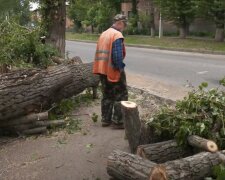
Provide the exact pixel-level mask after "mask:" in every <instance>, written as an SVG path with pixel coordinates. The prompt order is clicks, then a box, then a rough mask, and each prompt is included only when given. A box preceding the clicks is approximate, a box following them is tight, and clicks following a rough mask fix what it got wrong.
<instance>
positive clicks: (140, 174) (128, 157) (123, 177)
mask: <svg viewBox="0 0 225 180" xmlns="http://www.w3.org/2000/svg"><path fill="white" fill-rule="evenodd" d="M156 165H157V164H156V163H153V162H151V161H148V160H145V159H142V158H141V157H139V156H137V155H133V154H129V153H126V152H122V151H119V150H117V151H114V152H113V153H112V154H111V156H109V157H108V161H107V172H108V174H109V175H110V176H112V177H114V178H116V179H118V180H137V179H138V180H149V176H150V172H151V169H152V168H153V167H155V166H156Z"/></svg>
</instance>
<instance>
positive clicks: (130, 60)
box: [66, 41, 225, 87]
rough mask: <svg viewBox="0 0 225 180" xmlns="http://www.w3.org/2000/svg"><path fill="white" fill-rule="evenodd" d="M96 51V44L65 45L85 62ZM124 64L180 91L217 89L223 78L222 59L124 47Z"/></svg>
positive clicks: (89, 60) (186, 53)
mask: <svg viewBox="0 0 225 180" xmlns="http://www.w3.org/2000/svg"><path fill="white" fill-rule="evenodd" d="M95 48H96V44H95V43H83V42H75V41H67V42H66V51H68V53H69V56H70V57H73V56H80V57H81V59H83V60H84V61H86V62H91V61H92V60H93V58H94V54H95ZM125 63H126V65H127V66H126V70H127V71H128V72H131V73H135V74H140V75H144V76H145V77H151V78H153V79H157V80H160V81H163V82H167V83H168V84H174V85H179V86H183V87H184V86H187V85H193V86H198V85H199V84H200V83H201V82H208V83H209V85H210V87H217V86H218V81H219V80H220V79H222V78H223V77H224V76H225V56H224V55H209V54H200V53H189V52H176V51H166V50H156V49H147V48H135V47H127V57H126V59H125Z"/></svg>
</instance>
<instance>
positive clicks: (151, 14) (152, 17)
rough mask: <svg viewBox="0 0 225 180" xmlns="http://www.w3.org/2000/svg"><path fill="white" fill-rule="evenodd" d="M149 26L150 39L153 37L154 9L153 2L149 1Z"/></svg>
mask: <svg viewBox="0 0 225 180" xmlns="http://www.w3.org/2000/svg"><path fill="white" fill-rule="evenodd" d="M150 19H151V20H150V26H151V37H155V8H154V4H153V1H152V0H151V1H150Z"/></svg>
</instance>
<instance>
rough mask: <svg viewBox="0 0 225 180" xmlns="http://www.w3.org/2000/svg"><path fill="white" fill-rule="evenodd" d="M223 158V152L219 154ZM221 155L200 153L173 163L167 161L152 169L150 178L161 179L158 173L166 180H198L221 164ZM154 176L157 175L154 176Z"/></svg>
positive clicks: (209, 174)
mask: <svg viewBox="0 0 225 180" xmlns="http://www.w3.org/2000/svg"><path fill="white" fill-rule="evenodd" d="M220 153H221V154H222V155H223V156H224V154H225V151H222V152H220ZM221 154H218V153H211V152H202V153H199V154H196V155H194V156H190V157H187V158H184V159H179V160H175V161H168V162H166V163H164V164H161V165H158V166H156V167H154V168H153V170H152V171H153V172H154V174H152V175H151V177H152V178H153V179H154V178H158V179H160V178H163V177H164V176H162V175H161V174H159V172H160V173H162V174H166V179H173V180H200V179H203V178H204V177H209V176H211V175H212V168H213V167H214V166H215V165H219V164H220V163H221V162H222V159H221V157H220V156H221ZM156 174H158V175H157V176H156Z"/></svg>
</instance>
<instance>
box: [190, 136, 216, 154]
mask: <svg viewBox="0 0 225 180" xmlns="http://www.w3.org/2000/svg"><path fill="white" fill-rule="evenodd" d="M187 140H188V143H189V144H190V145H191V146H193V147H196V148H199V149H201V150H205V151H209V152H216V151H218V146H217V145H216V143H215V142H213V141H211V140H208V139H204V138H202V137H199V136H195V135H192V136H189V137H188V139H187Z"/></svg>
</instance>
